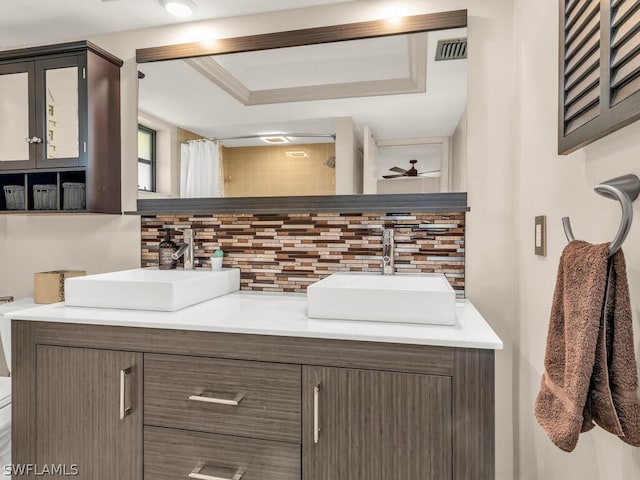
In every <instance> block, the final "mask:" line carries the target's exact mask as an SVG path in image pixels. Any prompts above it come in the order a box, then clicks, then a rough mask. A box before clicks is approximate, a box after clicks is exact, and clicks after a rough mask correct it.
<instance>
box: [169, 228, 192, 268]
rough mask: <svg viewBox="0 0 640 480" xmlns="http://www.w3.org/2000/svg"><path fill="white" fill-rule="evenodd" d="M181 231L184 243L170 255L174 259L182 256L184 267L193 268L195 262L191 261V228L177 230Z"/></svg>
mask: <svg viewBox="0 0 640 480" xmlns="http://www.w3.org/2000/svg"><path fill="white" fill-rule="evenodd" d="M178 232H182V235H183V238H184V243H183V244H182V245H181V246H180V248H178V250H176V252H175V253H173V254H172V255H171V258H173V259H174V260H179V259H180V257H184V261H183V263H184V269H185V270H195V268H196V267H195V264H194V261H193V230H192V229H191V228H185V229H184V230H178Z"/></svg>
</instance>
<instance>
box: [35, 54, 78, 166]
mask: <svg viewBox="0 0 640 480" xmlns="http://www.w3.org/2000/svg"><path fill="white" fill-rule="evenodd" d="M38 63H39V67H40V68H38V71H39V72H41V74H40V75H39V80H40V82H41V83H39V88H38V90H39V93H40V103H41V106H40V108H42V109H43V110H42V117H41V118H40V120H39V122H41V127H42V132H43V138H42V146H41V149H40V151H39V153H38V168H50V167H70V166H77V165H80V158H81V157H82V153H84V142H83V140H82V137H83V135H82V132H81V128H80V124H81V122H80V116H79V112H80V98H81V87H82V66H81V65H80V64H79V59H78V57H76V56H72V57H63V58H57V59H52V60H45V61H41V62H38ZM81 145H82V149H81Z"/></svg>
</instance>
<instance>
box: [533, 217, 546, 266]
mask: <svg viewBox="0 0 640 480" xmlns="http://www.w3.org/2000/svg"><path fill="white" fill-rule="evenodd" d="M534 245H535V253H536V255H540V256H541V257H546V256H547V216H546V215H541V216H539V217H536V221H535V237H534Z"/></svg>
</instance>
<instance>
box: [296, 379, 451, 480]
mask: <svg viewBox="0 0 640 480" xmlns="http://www.w3.org/2000/svg"><path fill="white" fill-rule="evenodd" d="M452 462H453V458H452V422H451V378H450V377H442V376H429V375H413V374H404V373H392V372H377V371H369V370H353V369H342V368H324V367H304V369H303V478H304V479H305V480H335V479H341V478H344V479H349V480H404V479H420V480H446V479H451V478H452Z"/></svg>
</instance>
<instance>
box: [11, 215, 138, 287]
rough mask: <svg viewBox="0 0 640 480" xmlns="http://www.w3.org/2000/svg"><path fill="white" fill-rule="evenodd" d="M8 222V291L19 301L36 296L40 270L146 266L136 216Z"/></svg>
mask: <svg viewBox="0 0 640 480" xmlns="http://www.w3.org/2000/svg"><path fill="white" fill-rule="evenodd" d="M6 224H7V232H8V234H7V239H6V246H5V255H4V256H3V257H2V276H3V277H4V280H5V283H6V287H5V289H6V291H7V292H8V294H9V295H13V296H14V297H16V298H23V297H28V296H32V295H33V274H34V272H41V271H48V270H61V269H79V270H86V271H87V273H88V274H92V273H101V272H111V271H115V270H126V269H128V268H136V267H139V266H140V219H139V217H136V216H132V215H131V216H129V215H123V216H117V215H63V216H61V217H58V216H57V215H43V216H40V215H37V216H33V215H29V216H27V215H7V219H6ZM0 228H1V227H0ZM0 232H1V230H0ZM1 248H2V241H1V240H0V251H1ZM0 285H2V284H1V283H0ZM0 291H1V289H0Z"/></svg>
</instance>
